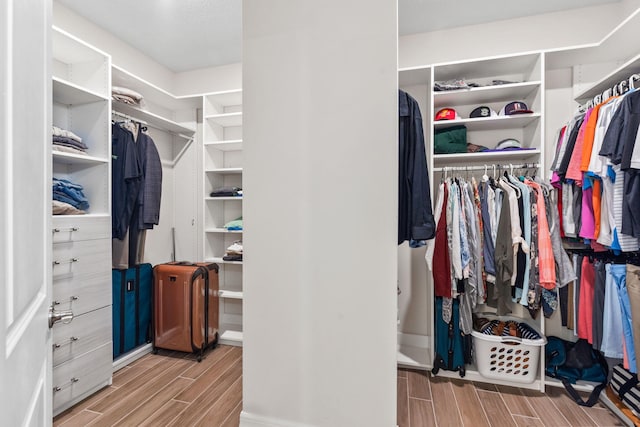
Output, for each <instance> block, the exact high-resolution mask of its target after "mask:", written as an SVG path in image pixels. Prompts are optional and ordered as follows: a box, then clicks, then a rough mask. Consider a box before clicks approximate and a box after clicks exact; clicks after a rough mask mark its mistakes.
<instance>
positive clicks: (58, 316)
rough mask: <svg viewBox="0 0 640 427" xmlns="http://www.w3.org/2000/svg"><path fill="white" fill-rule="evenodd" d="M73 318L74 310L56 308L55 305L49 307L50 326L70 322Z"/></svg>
mask: <svg viewBox="0 0 640 427" xmlns="http://www.w3.org/2000/svg"><path fill="white" fill-rule="evenodd" d="M72 320H73V311H71V310H61V311H58V310H54V309H53V306H51V307H49V328H53V325H54V324H56V323H58V322H62V323H65V324H66V323H69V322H71V321H72Z"/></svg>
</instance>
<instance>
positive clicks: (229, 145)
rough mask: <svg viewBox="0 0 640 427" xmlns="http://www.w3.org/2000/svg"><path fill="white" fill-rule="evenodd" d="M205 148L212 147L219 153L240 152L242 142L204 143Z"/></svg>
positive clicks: (239, 140)
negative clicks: (219, 151)
mask: <svg viewBox="0 0 640 427" xmlns="http://www.w3.org/2000/svg"><path fill="white" fill-rule="evenodd" d="M204 145H205V146H207V147H212V148H215V149H217V150H221V151H239V150H242V140H241V139H232V140H228V141H213V142H205V143H204Z"/></svg>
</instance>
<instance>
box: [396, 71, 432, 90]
mask: <svg viewBox="0 0 640 427" xmlns="http://www.w3.org/2000/svg"><path fill="white" fill-rule="evenodd" d="M430 80H431V67H429V66H423V67H408V68H400V69H399V70H398V85H399V86H400V87H405V86H414V85H428V84H429V81H430Z"/></svg>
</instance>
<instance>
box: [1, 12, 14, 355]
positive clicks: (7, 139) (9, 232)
mask: <svg viewBox="0 0 640 427" xmlns="http://www.w3.org/2000/svg"><path fill="white" fill-rule="evenodd" d="M5 37H6V49H7V52H6V58H7V59H8V63H7V64H6V66H5V72H6V76H5V81H4V82H3V85H4V86H5V89H6V93H5V94H4V102H5V106H4V109H5V112H4V115H5V127H6V128H5V133H4V135H3V136H4V138H3V140H4V145H5V146H6V151H5V152H4V153H3V154H4V159H5V162H4V168H3V169H4V173H5V175H4V178H5V179H4V183H3V184H2V185H3V187H4V188H5V191H6V193H5V198H4V200H6V201H7V202H8V206H7V207H6V208H5V214H6V217H5V223H4V224H3V227H4V232H5V236H4V237H5V240H4V253H5V257H6V260H5V261H6V263H5V270H6V271H5V275H4V280H5V282H4V286H5V289H6V290H5V295H4V297H5V300H4V309H5V325H6V326H9V325H11V323H12V321H13V248H12V247H11V246H12V245H13V225H14V224H13V209H12V206H13V203H12V201H13V62H12V60H11V59H12V58H13V2H11V1H10V2H8V3H7V28H6V30H5ZM7 339H8V336H7ZM7 348H9V345H8V344H7Z"/></svg>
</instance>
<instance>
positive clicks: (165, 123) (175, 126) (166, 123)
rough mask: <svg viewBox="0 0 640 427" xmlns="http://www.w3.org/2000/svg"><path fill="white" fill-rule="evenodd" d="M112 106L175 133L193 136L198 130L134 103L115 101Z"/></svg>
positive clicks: (116, 109)
mask: <svg viewBox="0 0 640 427" xmlns="http://www.w3.org/2000/svg"><path fill="white" fill-rule="evenodd" d="M112 106H113V110H114V111H117V112H119V113H123V114H126V115H127V116H130V117H132V118H134V119H138V120H141V121H144V122H147V123H148V124H149V125H152V126H154V127H157V128H159V129H162V130H166V131H169V132H171V133H174V134H178V135H184V136H185V137H191V136H193V134H194V133H195V132H196V130H195V128H193V127H189V126H185V125H182V124H180V123H177V122H174V121H173V120H170V119H167V118H165V117H162V116H159V115H157V114H155V113H152V112H151V111H147V110H144V109H142V108H140V107H136V106H134V105H129V104H125V103H123V102H118V101H113V102H112Z"/></svg>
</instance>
